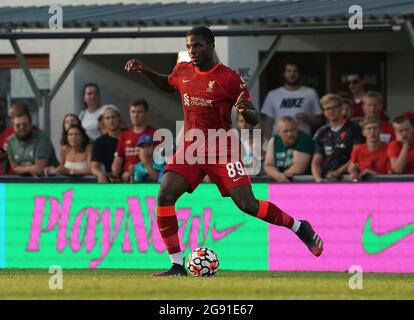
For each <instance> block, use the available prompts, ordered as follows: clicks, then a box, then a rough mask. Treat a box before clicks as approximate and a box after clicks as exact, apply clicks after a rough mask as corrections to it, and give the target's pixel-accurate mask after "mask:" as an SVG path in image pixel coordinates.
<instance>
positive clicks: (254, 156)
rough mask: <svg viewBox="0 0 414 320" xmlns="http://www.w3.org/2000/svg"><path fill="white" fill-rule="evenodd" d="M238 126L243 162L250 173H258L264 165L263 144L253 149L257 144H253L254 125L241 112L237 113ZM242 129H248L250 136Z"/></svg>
mask: <svg viewBox="0 0 414 320" xmlns="http://www.w3.org/2000/svg"><path fill="white" fill-rule="evenodd" d="M236 126H237V129H238V130H239V137H240V142H241V154H242V160H243V163H244V165H245V166H246V169H247V172H248V173H249V175H253V174H254V175H257V174H258V173H260V171H261V169H262V167H263V165H262V163H263V158H264V155H263V154H262V148H261V146H257V150H254V149H253V147H255V144H253V127H252V126H251V125H250V124H248V123H247V122H246V120H244V117H243V115H242V114H241V113H240V112H238V113H237V124H236ZM241 130H246V131H248V137H247V135H246V134H241ZM206 177H207V176H206Z"/></svg>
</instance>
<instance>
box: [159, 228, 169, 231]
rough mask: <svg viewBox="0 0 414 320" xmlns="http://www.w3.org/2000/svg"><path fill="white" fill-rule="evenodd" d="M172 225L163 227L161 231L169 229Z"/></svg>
mask: <svg viewBox="0 0 414 320" xmlns="http://www.w3.org/2000/svg"><path fill="white" fill-rule="evenodd" d="M169 228H170V227H165V228H162V229H160V231H165V230H167V229H169Z"/></svg>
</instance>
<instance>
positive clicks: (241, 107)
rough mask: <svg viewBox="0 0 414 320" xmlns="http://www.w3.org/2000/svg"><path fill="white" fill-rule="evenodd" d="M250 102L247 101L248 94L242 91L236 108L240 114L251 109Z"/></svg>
mask: <svg viewBox="0 0 414 320" xmlns="http://www.w3.org/2000/svg"><path fill="white" fill-rule="evenodd" d="M248 104H249V102H248V101H247V98H246V94H245V93H244V91H242V92H241V93H240V94H239V97H238V98H237V101H236V103H235V104H234V106H235V107H236V108H237V111H239V112H245V111H246V109H247V108H248V107H249V105H248Z"/></svg>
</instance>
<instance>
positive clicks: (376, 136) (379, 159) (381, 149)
mask: <svg viewBox="0 0 414 320" xmlns="http://www.w3.org/2000/svg"><path fill="white" fill-rule="evenodd" d="M380 128H381V122H380V120H379V119H378V118H375V117H370V118H365V119H364V121H363V123H362V134H363V135H364V137H365V138H366V143H364V144H360V145H357V146H355V148H354V149H353V150H352V154H351V161H350V163H349V167H348V172H349V174H350V175H351V178H352V180H354V181H357V180H361V179H363V177H364V176H365V175H367V174H371V175H372V174H387V173H388V172H389V170H390V168H389V160H388V156H387V144H386V143H385V142H382V141H381V140H380Z"/></svg>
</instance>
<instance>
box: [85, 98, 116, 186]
mask: <svg viewBox="0 0 414 320" xmlns="http://www.w3.org/2000/svg"><path fill="white" fill-rule="evenodd" d="M101 118H102V120H100V121H101V122H102V128H103V131H104V132H105V134H104V135H102V136H100V137H99V138H98V139H96V141H95V143H94V145H93V151H92V164H91V171H92V174H93V175H94V176H96V177H97V179H98V182H100V183H108V181H112V180H113V181H116V179H115V178H114V177H112V176H111V175H110V174H111V172H112V168H111V167H112V162H113V161H114V155H115V152H116V146H117V144H118V139H119V136H120V134H121V114H120V113H119V109H118V108H117V107H116V106H114V105H108V106H105V108H104V111H103V113H102V115H101V117H100V119H101Z"/></svg>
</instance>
